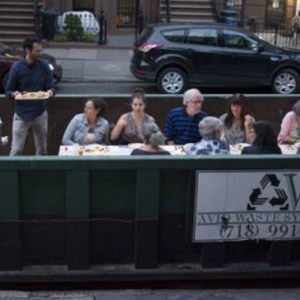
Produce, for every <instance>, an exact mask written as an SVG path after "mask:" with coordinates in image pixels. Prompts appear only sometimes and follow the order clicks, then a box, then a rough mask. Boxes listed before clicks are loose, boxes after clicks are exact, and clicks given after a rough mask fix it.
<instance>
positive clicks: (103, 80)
mask: <svg viewBox="0 0 300 300" xmlns="http://www.w3.org/2000/svg"><path fill="white" fill-rule="evenodd" d="M89 82H90V83H93V82H101V83H112V82H118V83H140V84H141V83H142V84H143V85H155V84H152V83H149V82H145V81H139V80H137V79H128V78H126V79H123V78H115V77H113V78H95V79H93V78H64V79H63V80H62V81H61V82H60V83H89Z"/></svg>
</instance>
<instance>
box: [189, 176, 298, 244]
mask: <svg viewBox="0 0 300 300" xmlns="http://www.w3.org/2000/svg"><path fill="white" fill-rule="evenodd" d="M196 177H197V178H196V193H195V218H194V241H201V242H203V241H218V240H244V239H295V238H299V237H300V204H299V202H300V201H299V200H300V171H299V172H252V171H249V172H202V171H201V173H200V172H198V173H197V176H196ZM237 183H238V184H237Z"/></svg>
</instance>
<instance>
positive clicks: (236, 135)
mask: <svg viewBox="0 0 300 300" xmlns="http://www.w3.org/2000/svg"><path fill="white" fill-rule="evenodd" d="M220 120H221V121H222V123H223V124H224V137H225V140H226V141H227V143H228V144H230V145H235V144H238V143H249V141H250V134H249V131H250V128H251V125H252V123H253V122H254V118H253V117H252V116H250V115H249V114H247V107H246V104H245V96H244V95H243V94H234V95H233V96H232V97H231V98H230V99H229V103H228V107H227V113H226V114H224V115H222V116H221V117H220Z"/></svg>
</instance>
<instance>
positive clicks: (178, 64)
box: [130, 23, 300, 94]
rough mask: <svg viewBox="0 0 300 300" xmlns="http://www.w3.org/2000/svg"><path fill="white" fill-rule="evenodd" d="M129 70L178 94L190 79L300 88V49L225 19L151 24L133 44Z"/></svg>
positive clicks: (164, 90) (214, 83) (208, 83)
mask: <svg viewBox="0 0 300 300" xmlns="http://www.w3.org/2000/svg"><path fill="white" fill-rule="evenodd" d="M130 69H131V73H132V74H133V75H134V76H135V77H136V78H139V79H143V80H145V81H149V82H153V83H156V84H157V87H158V89H159V90H160V91H161V92H162V93H168V94H179V93H182V92H184V90H186V88H187V87H188V86H190V85H193V86H211V87H224V86H226V87H237V88H239V87H258V86H270V87H271V89H272V91H273V92H274V93H278V94H293V93H298V92H299V90H300V51H299V50H295V49H294V50H293V49H286V48H280V47H276V46H273V45H271V44H270V43H268V42H266V41H264V40H263V39H261V38H259V37H258V36H256V35H254V34H252V33H250V32H248V31H246V30H244V29H241V28H238V27H233V26H230V25H226V24H219V23H214V24H195V25H193V24H185V25H181V24H153V25H149V26H147V27H146V28H145V29H144V30H143V32H142V33H141V35H140V37H139V38H138V39H137V41H136V42H135V44H134V51H133V56H132V59H131V66H130Z"/></svg>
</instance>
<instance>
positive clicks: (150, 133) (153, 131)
mask: <svg viewBox="0 0 300 300" xmlns="http://www.w3.org/2000/svg"><path fill="white" fill-rule="evenodd" d="M142 134H143V136H144V144H143V145H142V146H141V147H140V148H137V149H134V150H133V151H132V152H131V155H170V152H168V151H166V150H164V149H163V148H161V147H160V146H161V145H163V144H164V142H165V137H164V135H163V134H162V132H161V131H160V130H159V128H158V126H157V125H156V124H154V123H146V124H144V125H143V127H142Z"/></svg>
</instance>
